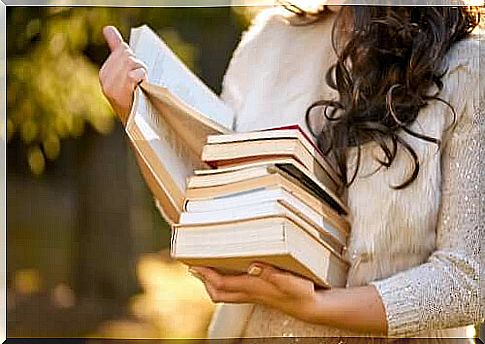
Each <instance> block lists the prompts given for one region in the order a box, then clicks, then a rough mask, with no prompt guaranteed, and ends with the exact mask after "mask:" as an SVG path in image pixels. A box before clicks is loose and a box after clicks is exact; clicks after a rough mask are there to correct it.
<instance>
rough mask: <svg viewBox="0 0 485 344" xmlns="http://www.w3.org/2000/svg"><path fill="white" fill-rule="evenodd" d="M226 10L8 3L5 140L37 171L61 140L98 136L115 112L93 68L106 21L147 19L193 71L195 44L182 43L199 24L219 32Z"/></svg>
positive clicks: (101, 52) (126, 26) (125, 24)
mask: <svg viewBox="0 0 485 344" xmlns="http://www.w3.org/2000/svg"><path fill="white" fill-rule="evenodd" d="M231 13H232V12H231V9H230V8H184V9H181V8H102V7H73V8H68V7H62V8H61V7H10V8H8V9H7V58H8V64H7V90H8V92H7V140H8V141H9V142H11V141H12V139H18V140H20V141H21V142H22V145H24V146H25V153H26V158H27V161H28V163H29V166H30V169H31V171H32V172H33V173H34V174H36V175H39V174H42V172H43V171H44V169H45V166H46V159H48V160H54V159H56V158H57V157H58V156H59V154H60V151H61V145H62V140H63V139H67V138H78V137H81V136H82V134H83V132H84V131H85V128H86V126H87V125H89V126H90V127H92V128H94V130H95V131H97V132H99V133H101V134H108V133H110V132H111V131H112V129H113V127H114V121H115V116H114V114H113V112H112V109H111V107H110V106H109V104H108V102H107V101H106V99H105V98H104V96H103V95H102V92H101V89H100V85H99V81H98V70H99V68H100V66H101V64H102V63H103V61H104V59H105V58H106V57H107V55H108V53H109V51H108V48H107V47H106V45H105V42H104V39H103V37H102V28H103V26H105V25H115V26H117V27H118V28H119V29H120V31H121V33H122V34H123V36H124V37H125V39H126V40H128V38H129V30H130V28H131V27H136V26H139V25H142V24H148V25H150V26H151V27H152V28H153V29H154V30H156V31H157V32H158V34H159V35H160V36H161V37H162V38H163V39H164V40H165V41H166V42H167V44H168V45H169V46H170V47H171V48H172V49H173V50H174V51H175V52H176V53H177V55H178V56H179V57H180V58H181V59H182V60H183V61H184V63H186V64H187V65H188V66H189V67H190V68H191V69H192V70H194V71H195V72H198V68H197V63H196V62H197V59H198V49H197V48H196V47H195V46H194V45H192V44H190V43H187V42H185V41H184V39H182V38H181V37H182V35H181V34H180V31H181V28H183V29H184V30H182V31H185V32H186V33H187V32H189V33H197V32H199V31H200V28H204V30H207V32H217V31H218V30H221V29H224V25H227V16H230V15H231Z"/></svg>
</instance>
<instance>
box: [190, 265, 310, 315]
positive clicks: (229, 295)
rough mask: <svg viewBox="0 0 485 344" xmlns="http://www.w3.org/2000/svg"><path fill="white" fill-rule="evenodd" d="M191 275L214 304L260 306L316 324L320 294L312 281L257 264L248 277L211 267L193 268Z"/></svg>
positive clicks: (250, 268)
mask: <svg viewBox="0 0 485 344" xmlns="http://www.w3.org/2000/svg"><path fill="white" fill-rule="evenodd" d="M189 271H190V272H191V273H192V274H193V275H194V276H195V277H197V278H199V279H200V280H201V281H202V282H203V283H204V285H205V287H206V289H207V292H208V293H209V296H210V297H211V299H212V301H214V302H226V303H260V304H264V305H267V306H270V307H273V308H276V309H279V310H281V311H282V312H284V313H287V314H289V315H291V316H293V317H295V318H299V319H301V320H305V321H312V313H314V311H315V306H316V305H317V299H316V298H317V293H316V291H315V287H314V284H313V282H312V281H310V280H307V279H305V278H302V277H298V276H296V275H294V274H292V273H290V272H285V271H282V270H280V269H277V268H275V267H273V266H270V265H267V264H263V263H254V264H252V265H251V266H250V267H249V269H248V273H247V274H242V275H235V276H233V275H222V274H220V273H218V272H216V271H215V270H214V269H211V268H207V267H191V268H190V269H189ZM313 321H314V319H313Z"/></svg>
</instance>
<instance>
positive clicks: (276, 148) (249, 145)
mask: <svg viewBox="0 0 485 344" xmlns="http://www.w3.org/2000/svg"><path fill="white" fill-rule="evenodd" d="M281 157H292V158H294V159H295V160H297V161H298V162H300V163H301V164H302V165H303V166H305V168H306V169H307V170H308V171H309V172H310V173H311V174H313V175H315V177H316V178H317V179H318V180H320V181H321V182H322V183H323V184H324V185H325V186H326V188H327V189H329V190H331V191H332V192H336V191H337V190H339V188H340V187H341V186H342V184H341V183H340V182H339V177H338V176H337V175H336V173H335V172H334V171H333V169H332V168H331V167H330V165H329V163H328V162H327V161H326V159H325V158H324V157H323V155H322V154H321V153H320V151H319V150H318V149H316V148H315V147H314V146H313V145H312V144H310V142H309V139H308V138H307V137H306V136H304V135H302V130H301V129H300V128H299V127H298V126H295V128H292V129H282V130H279V129H276V130H264V131H255V132H249V133H244V134H239V133H234V134H227V135H211V136H209V137H208V144H207V145H205V146H204V149H203V151H202V160H203V161H205V162H206V163H208V164H209V165H210V166H213V167H221V166H230V165H234V164H240V163H242V162H248V161H254V160H258V159H261V158H281Z"/></svg>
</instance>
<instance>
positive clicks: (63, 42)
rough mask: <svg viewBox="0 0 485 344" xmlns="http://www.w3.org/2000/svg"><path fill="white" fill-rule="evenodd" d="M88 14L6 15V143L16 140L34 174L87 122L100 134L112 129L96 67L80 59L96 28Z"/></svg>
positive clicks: (30, 11) (32, 11)
mask: <svg viewBox="0 0 485 344" xmlns="http://www.w3.org/2000/svg"><path fill="white" fill-rule="evenodd" d="M92 14H93V13H92V10H91V9H76V10H69V9H59V8H39V9H36V8H15V9H14V10H12V11H10V12H9V13H8V17H7V23H8V37H7V40H8V47H7V56H8V65H7V90H8V92H7V139H8V140H9V141H10V140H11V139H12V138H13V137H14V136H15V135H18V136H19V137H20V139H21V140H22V142H23V143H24V144H25V146H26V154H27V160H28V163H29V166H30V169H31V171H32V172H33V173H34V174H41V173H42V172H43V171H44V167H45V159H46V158H47V159H50V160H54V159H56V158H57V157H58V156H59V153H60V149H61V140H62V139H65V138H68V137H80V136H81V135H82V134H83V131H84V127H85V125H86V123H88V124H89V125H91V126H92V127H93V128H94V129H95V130H96V131H98V132H99V133H102V134H107V133H109V132H110V131H111V130H112V128H113V124H114V117H113V113H112V110H111V108H110V106H109V104H108V103H107V101H106V100H105V99H104V97H103V95H102V93H101V92H100V86H99V82H98V68H97V66H96V65H95V64H94V63H93V62H92V61H90V60H89V59H88V58H87V56H86V55H85V54H84V50H85V49H86V48H87V46H88V44H89V43H90V40H91V39H92V37H90V35H89V32H90V31H91V30H93V29H97V30H98V29H99V27H96V26H97V22H96V21H95V20H93V18H92ZM100 14H102V13H100ZM90 29H91V30H90Z"/></svg>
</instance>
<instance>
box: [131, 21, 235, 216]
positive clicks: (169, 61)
mask: <svg viewBox="0 0 485 344" xmlns="http://www.w3.org/2000/svg"><path fill="white" fill-rule="evenodd" d="M130 47H131V49H132V50H133V52H134V53H135V55H136V56H137V57H138V58H139V59H140V60H142V61H143V62H144V63H145V64H146V66H147V68H148V70H147V74H148V81H144V82H142V83H141V84H140V87H137V89H136V90H135V96H134V103H133V106H132V109H131V112H130V114H129V117H128V121H127V125H126V133H127V135H128V137H129V138H130V142H131V144H132V146H133V149H134V152H135V156H136V159H137V162H138V164H139V166H140V170H141V172H142V175H143V177H144V178H145V181H146V182H147V185H148V186H149V188H150V190H151V191H152V193H153V195H154V197H155V200H156V203H157V206H158V208H159V209H160V211H161V213H162V215H163V216H164V218H165V219H166V220H167V222H168V223H170V224H174V223H176V222H177V221H178V217H179V215H180V212H181V211H182V206H183V201H184V193H185V189H186V182H187V177H188V176H190V175H192V174H193V171H194V169H198V168H203V167H204V166H205V164H204V163H203V162H202V161H201V160H200V154H201V151H202V148H203V146H204V144H205V143H206V139H207V136H208V135H212V134H228V133H231V132H232V125H233V122H234V113H233V111H232V110H231V109H230V108H229V107H228V106H226V105H225V104H224V103H223V102H222V101H221V100H220V99H219V98H218V97H217V95H216V94H215V93H213V92H212V91H211V90H210V89H209V88H208V87H207V86H206V85H205V84H204V83H203V82H202V81H201V80H200V79H199V78H198V77H197V76H195V75H194V74H193V73H192V72H191V71H190V70H189V69H188V68H187V67H186V66H185V65H184V64H183V63H182V62H181V61H180V60H179V59H178V57H177V56H176V55H175V54H174V53H173V52H172V50H171V49H170V48H168V47H167V46H166V44H165V43H164V42H163V41H162V40H161V39H160V38H159V37H158V36H157V35H156V34H155V33H154V32H153V31H152V30H151V29H150V28H149V27H147V26H141V27H139V28H135V29H132V31H131V36H130Z"/></svg>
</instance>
